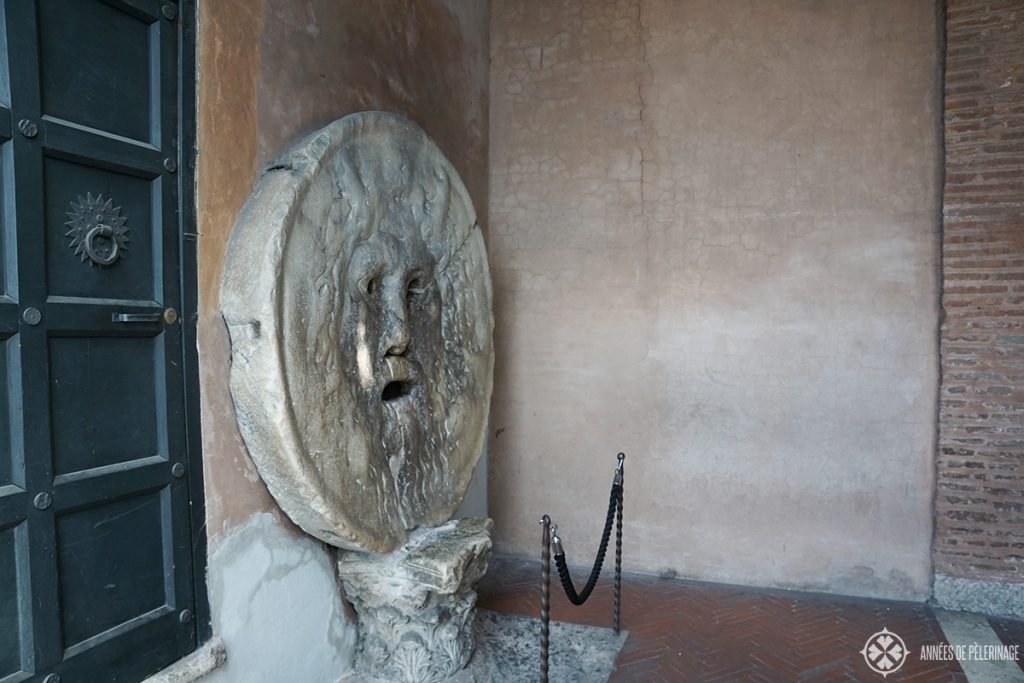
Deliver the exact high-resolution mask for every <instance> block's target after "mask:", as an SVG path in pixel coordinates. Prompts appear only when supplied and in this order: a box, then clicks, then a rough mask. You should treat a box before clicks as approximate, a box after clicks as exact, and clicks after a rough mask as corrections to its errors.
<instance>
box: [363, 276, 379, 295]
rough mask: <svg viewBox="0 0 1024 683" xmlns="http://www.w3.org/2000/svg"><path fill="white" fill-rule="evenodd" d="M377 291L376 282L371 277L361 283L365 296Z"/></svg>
mask: <svg viewBox="0 0 1024 683" xmlns="http://www.w3.org/2000/svg"><path fill="white" fill-rule="evenodd" d="M375 289H377V280H376V278H374V277H373V276H370V277H368V278H366V280H365V281H364V283H363V291H364V292H366V293H367V294H373V292H374V290H375Z"/></svg>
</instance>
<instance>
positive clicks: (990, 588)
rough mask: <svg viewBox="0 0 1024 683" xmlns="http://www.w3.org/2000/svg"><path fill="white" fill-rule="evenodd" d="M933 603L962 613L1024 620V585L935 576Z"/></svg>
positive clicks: (942, 575)
mask: <svg viewBox="0 0 1024 683" xmlns="http://www.w3.org/2000/svg"><path fill="white" fill-rule="evenodd" d="M931 602H932V604H934V605H938V606H939V607H943V608H945V609H949V610H955V611H959V612H978V613H981V614H988V615H993V616H999V617H1009V618H1011V619H1024V583H1010V582H1008V581H1007V582H1002V581H979V580H977V579H963V578H959V577H956V576H947V575H945V574H936V575H935V586H934V588H933V589H932V599H931Z"/></svg>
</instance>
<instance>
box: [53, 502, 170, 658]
mask: <svg viewBox="0 0 1024 683" xmlns="http://www.w3.org/2000/svg"><path fill="white" fill-rule="evenodd" d="M165 492H166V488H163V489H158V490H156V491H150V492H147V493H143V494H141V495H135V496H130V497H128V498H122V499H119V500H115V501H112V502H107V503H104V504H100V505H96V506H94V507H88V508H84V509H79V510H71V511H68V512H66V513H63V514H60V515H58V517H57V559H58V575H59V576H60V601H61V611H60V612H61V635H62V636H63V640H64V646H65V649H72V648H75V649H82V647H81V646H82V645H83V644H84V643H86V641H89V640H92V641H93V643H91V644H98V642H101V641H102V640H105V639H106V638H104V637H103V636H105V635H106V636H108V637H109V635H108V634H109V632H110V631H111V629H115V628H116V627H118V626H122V625H125V624H127V623H128V622H131V621H132V620H138V619H139V618H140V617H145V616H146V615H149V614H150V613H153V612H154V611H158V612H160V613H164V612H166V611H168V610H169V608H167V604H168V597H169V596H168V595H167V590H166V586H165V582H164V577H165V576H169V575H171V574H172V573H173V569H172V567H171V564H172V560H173V558H171V557H165V556H164V551H163V542H162V541H163V538H162V536H163V534H162V528H163V522H164V520H163V518H164V516H165V509H164V508H165V507H167V506H168V505H169V499H168V496H165V495H164V494H165ZM112 558H116V561H111V559H112Z"/></svg>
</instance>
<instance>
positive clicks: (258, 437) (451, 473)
mask: <svg viewBox="0 0 1024 683" xmlns="http://www.w3.org/2000/svg"><path fill="white" fill-rule="evenodd" d="M221 310H222V312H223V313H224V318H225V321H226V322H227V325H228V329H229V332H230V335H231V345H232V368H231V392H232V397H233V398H234V400H235V408H236V413H237V415H238V421H239V428H240V430H241V432H242V436H243V438H244V439H245V442H246V446H247V447H248V449H249V454H250V455H251V456H252V459H253V461H254V462H255V463H256V466H257V468H258V469H259V472H260V475H261V477H262V478H263V479H264V481H265V482H266V483H267V486H268V488H269V489H270V492H271V493H272V494H273V495H274V497H275V498H276V499H277V501H278V503H279V504H280V505H281V507H282V508H283V509H284V510H285V512H287V513H288V515H289V516H290V517H291V518H292V519H293V520H294V521H295V522H296V523H297V524H299V526H301V527H302V528H303V529H304V530H306V531H307V532H308V533H310V534H312V535H314V536H316V537H318V538H321V539H322V540H324V541H327V542H328V543H331V544H333V545H337V546H340V547H346V548H356V549H363V550H373V551H376V552H387V551H389V550H391V549H392V548H394V547H395V546H396V545H398V544H400V543H401V542H402V541H404V539H405V538H406V536H407V533H408V531H409V530H411V529H414V528H416V527H418V526H421V525H432V524H440V523H442V522H444V521H446V520H447V519H448V518H449V517H450V516H451V514H452V513H453V512H454V511H455V509H456V508H457V507H458V505H459V503H460V502H461V500H462V497H463V496H464V495H465V491H466V487H467V486H468V485H469V480H470V478H471V477H472V473H473V469H474V468H475V466H476V463H477V460H478V459H479V457H480V451H481V450H482V447H483V438H484V430H485V427H486V420H487V412H488V408H489V402H490V394H491V381H492V379H491V376H492V370H493V362H494V361H493V351H492V345H491V330H492V329H493V316H492V314H491V286H490V274H489V272H488V269H487V260H486V255H485V251H484V246H483V240H482V237H481V235H480V230H479V228H478V227H477V226H476V218H475V214H474V212H473V207H472V205H471V203H470V201H469V197H468V194H467V193H466V190H465V187H464V186H463V185H462V182H461V181H460V180H459V178H458V175H457V174H456V173H455V170H454V169H453V168H452V167H451V165H450V164H449V163H448V161H447V160H446V159H445V158H444V156H443V155H442V154H441V153H440V151H439V150H438V149H437V147H436V146H435V145H434V144H433V143H432V142H431V141H430V140H429V139H428V138H427V137H426V135H425V134H424V133H423V132H422V131H420V130H419V129H418V128H416V127H415V126H413V125H412V124H410V123H409V122H407V121H405V120H403V119H400V118H398V117H395V116H391V115H387V114H382V113H379V112H377V113H364V114H356V115H352V116H348V117H345V118H344V119H341V120H339V121H336V122H335V123H333V124H331V125H329V126H327V127H326V128H324V129H323V130H321V131H320V132H319V133H317V134H315V135H313V136H311V137H310V138H308V139H307V140H305V141H303V142H302V143H300V144H299V145H298V146H297V147H296V148H295V149H294V150H292V151H291V152H290V153H289V154H288V155H286V157H285V159H284V160H283V162H282V163H280V164H278V165H275V167H273V168H272V169H271V170H270V171H268V172H267V173H266V174H265V175H264V176H263V177H262V178H261V179H260V182H259V183H258V185H257V187H256V189H255V190H254V191H253V194H252V196H251V197H250V199H249V201H248V202H247V204H246V207H245V209H244V210H243V212H242V214H241V215H240V217H239V220H238V223H237V224H236V227H235V231H234V232H233V233H232V237H231V243H230V245H229V248H228V256H227V261H226V266H225V275H224V282H223V286H222V293H221Z"/></svg>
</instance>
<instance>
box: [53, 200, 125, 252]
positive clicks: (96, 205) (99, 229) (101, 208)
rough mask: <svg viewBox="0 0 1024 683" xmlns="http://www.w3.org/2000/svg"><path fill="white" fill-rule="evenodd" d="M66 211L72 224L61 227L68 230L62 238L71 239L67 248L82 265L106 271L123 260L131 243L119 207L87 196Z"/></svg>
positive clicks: (111, 201)
mask: <svg viewBox="0 0 1024 683" xmlns="http://www.w3.org/2000/svg"><path fill="white" fill-rule="evenodd" d="M69 209H70V210H69V211H68V212H67V215H68V218H70V219H71V220H69V221H67V222H65V223H64V225H66V226H68V227H69V228H70V230H68V231H67V232H66V233H64V236H65V237H70V238H71V243H70V244H69V245H68V247H70V248H71V249H73V250H74V252H75V256H78V257H80V258H81V259H82V263H85V262H86V261H88V263H89V265H90V266H99V267H100V268H108V267H110V266H112V265H114V264H115V263H117V262H118V261H119V260H120V259H123V258H124V257H125V255H126V254H127V253H128V242H130V241H131V239H130V238H129V237H128V228H127V227H126V226H125V223H126V222H127V221H128V219H127V217H125V216H122V215H121V207H119V206H114V200H112V199H110V198H109V197H104V196H103V195H101V194H98V195H95V196H93V194H92V193H91V192H87V193H86V195H85V196H84V197H82V196H81V195H79V197H78V201H73V202H71V206H70V207H69Z"/></svg>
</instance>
